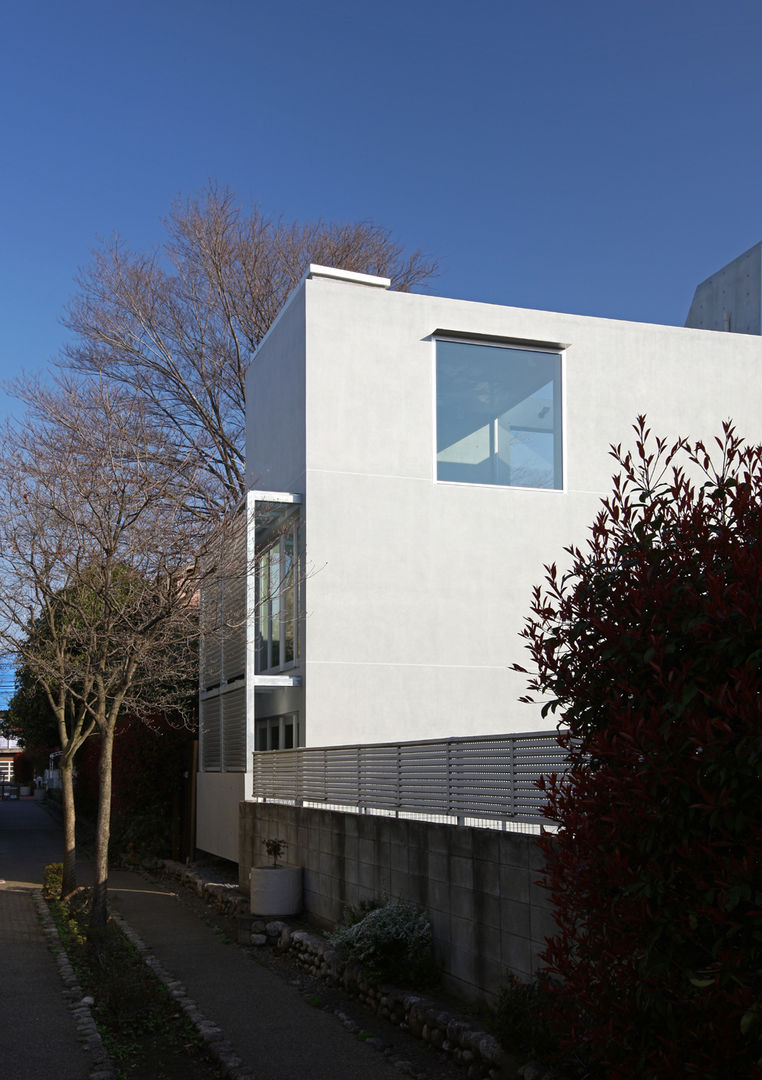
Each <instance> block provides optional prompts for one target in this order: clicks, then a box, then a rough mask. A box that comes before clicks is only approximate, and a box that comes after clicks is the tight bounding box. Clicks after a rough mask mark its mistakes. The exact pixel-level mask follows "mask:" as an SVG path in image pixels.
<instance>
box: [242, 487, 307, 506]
mask: <svg viewBox="0 0 762 1080" xmlns="http://www.w3.org/2000/svg"><path fill="white" fill-rule="evenodd" d="M248 495H249V496H250V498H251V499H253V500H254V502H270V503H300V502H304V495H302V494H300V493H299V492H297V491H261V490H260V489H259V488H249V491H248Z"/></svg>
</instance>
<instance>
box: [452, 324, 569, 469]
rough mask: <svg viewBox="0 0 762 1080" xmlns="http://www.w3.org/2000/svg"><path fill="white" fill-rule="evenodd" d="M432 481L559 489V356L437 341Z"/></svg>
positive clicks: (468, 343) (496, 346)
mask: <svg viewBox="0 0 762 1080" xmlns="http://www.w3.org/2000/svg"><path fill="white" fill-rule="evenodd" d="M437 479H438V480H449V481H454V482H458V483H470V484H502V485H506V486H511V487H535V488H560V487H561V485H562V468H561V357H560V354H559V353H551V352H542V351H540V350H535V349H521V348H513V347H504V346H499V345H477V344H472V343H470V342H462V341H439V342H437Z"/></svg>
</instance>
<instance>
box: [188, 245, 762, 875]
mask: <svg viewBox="0 0 762 1080" xmlns="http://www.w3.org/2000/svg"><path fill="white" fill-rule="evenodd" d="M761 247H762V245H757V246H756V248H753V249H752V250H751V252H748V253H747V255H746V256H742V258H741V260H740V261H739V262H740V263H741V264H742V265H741V267H740V269H738V268H737V270H733V271H732V272H731V268H726V270H725V271H721V272H720V274H718V275H715V276H714V278H711V279H709V281H708V282H706V283H705V284H704V286H700V287H699V290H697V300H696V301H694V308H695V309H696V312H698V314H696V313H695V312H694V308H692V309H691V310H692V315H691V316H690V317H689V320H690V319H693V320H694V321H697V320H699V319H704V320H705V321H704V322H703V323H702V326H703V327H704V328H703V329H693V328H688V329H686V328H682V327H674V326H656V325H649V324H642V323H633V322H620V321H614V320H610V319H598V318H590V317H583V316H579V315H563V314H557V313H555V312H548V311H530V310H525V309H521V308H514V307H501V306H495V305H490V304H480V303H471V302H466V301H462V300H450V299H444V298H441V297H437V296H425V295H416V294H411V293H400V292H393V291H390V289H389V282H388V281H387V280H385V279H382V278H376V277H368V276H365V275H360V274H350V273H344V272H342V271H339V270H332V269H326V268H323V267H315V266H313V267H311V268H310V270H309V272H308V274H307V275H306V277H305V278H304V280H303V281H302V283H301V284H300V285H299V286H298V288H297V289H296V290H295V291H294V293H293V294H292V296H291V298H290V299H289V301H288V303H287V304H286V306H285V307H284V309H283V311H282V312H281V314H280V316H279V318H278V319H277V321H276V323H275V324H274V325H273V327H272V329H271V330H270V332H269V334H268V335H267V337H266V338H265V340H264V341H263V343H262V345H261V346H260V348H259V350H258V352H257V355H256V357H255V359H254V362H253V364H252V365H251V369H250V371H249V375H248V385H247V402H248V416H247V475H248V483H249V486H250V491H249V494H248V497H247V500H246V507H245V511H244V512H243V516H242V518H241V523H242V530H243V529H244V527H245V541H244V540H243V539H241V544H242V545H243V544H244V543H245V545H246V548H245V550H246V551H247V555H246V559H245V563H244V556H243V551H244V548H243V546H242V548H241V553H240V559H241V562H240V565H241V567H243V566H244V565H248V568H249V572H248V573H247V574H241V575H239V577H238V578H237V579H235V580H234V579H228V580H226V581H224V582H221V583H218V585H217V586H215V587H214V588H210V589H207V590H206V597H205V598H202V617H208V614H209V611H210V610H212V609H213V611H215V612H220V611H221V612H222V613H223V617H222V618H221V619H220V618H218V617H217V616H214V619H215V620H216V622H217V624H218V625H219V626H222V627H223V629H222V631H221V632H220V633H217V634H214V635H212V634H210V635H208V636H207V639H206V641H205V644H204V649H203V655H202V674H201V687H200V717H201V721H200V772H199V775H198V818H197V822H198V833H197V843H198V846H199V847H200V848H202V849H203V850H206V851H209V852H213V853H215V854H217V855H220V856H223V857H225V858H228V859H233V860H236V859H237V858H238V849H237V844H238V815H239V804H240V803H241V801H242V800H245V799H246V798H247V796H250V794H251V790H250V789H251V778H250V772H251V767H252V765H251V762H252V755H253V754H254V753H255V752H258V753H266V752H267V751H268V750H272V749H276V748H279V749H283V748H288V747H293V746H298V745H308V746H336V745H343V744H357V743H371V742H387V741H408V740H414V739H427V738H435V737H436V738H439V737H444V736H467V735H488V734H494V733H505V732H516V731H527V730H536V729H540V728H544V727H547V726H548V722H547V720H543V719H542V718H541V716H540V715H539V711H533V710H532V709H531V708H530V707H529V706H527V705H524V704H521V703H520V702H519V700H518V699H519V696H520V695H521V694H522V693H523V692H524V691H525V685H524V680H523V678H522V677H521V676H519V675H517V674H515V673H514V672H512V671H511V670H510V665H511V664H512V662H513V661H516V660H519V661H520V660H521V659H522V657H523V645H522V642H521V641H520V639H519V632H520V630H521V628H522V625H523V622H524V619H525V617H526V615H527V612H528V609H529V605H530V600H531V592H532V587H533V586H534V585H536V584H538V583H539V582H540V581H541V580H542V578H543V564H545V563H550V562H553V561H557V560H559V559H562V558H563V549H564V547H565V546H566V545H568V544H571V543H582V542H584V539H585V535H586V531H587V528H588V526H589V525H590V523H591V522H592V521H593V519H594V517H595V514H596V511H597V509H598V507H599V504H600V500H601V498H602V497H603V496H605V495H606V494H607V493H608V492H609V490H610V483H611V475H612V471H613V463H612V461H611V458H610V456H609V447H610V445H611V444H612V443H620V442H621V443H625V444H626V443H627V441H628V438H629V435H630V433H631V426H632V423H633V421H634V419H635V417H636V416H637V415H638V414H640V413H646V414H647V416H648V419H649V423H650V425H651V426H652V428H653V429H654V430H655V431H656V432H658V433H659V434H663V435H665V436H676V435H678V434H679V435H691V436H696V437H698V436H702V437H707V438H708V437H711V436H712V435H714V434H715V433H716V432H717V431H718V430H719V429H720V425H721V423H722V421H723V420H725V419H727V418H728V417H732V418H733V420H734V421H735V422H736V424H737V427H738V430H739V431H740V432H742V433H744V434H745V435H747V436H749V437H750V438H752V439H754V440H760V441H762V412H761V410H760V401H761V399H762V339H760V337H754V336H747V337H744V336H743V334H742V333H733V334H727V333H725V334H722V333H720V334H717V333H709V332H707V330H708V329H723V326H724V324H725V323H727V328H728V329H732V330H741V329H742V328H746V329H745V330H744V332H745V333H756V334H759V333H760V314H759V313H760V249H761ZM733 265H734V264H731V267H732V266H733ZM712 282H713V283H714V284H712V285H711V287H710V283H712ZM739 282H741V283H740V284H739ZM702 290H703V292H702ZM755 290H756V292H755ZM697 304H698V307H696V305H697ZM718 311H721V312H722V315H721V317H720V322H719V325H718V324H717V318H716V313H717V312H718ZM726 315H727V319H726ZM755 320H756V321H755ZM242 535H243V534H242ZM215 590H216V591H215ZM204 612H206V614H205V615H204Z"/></svg>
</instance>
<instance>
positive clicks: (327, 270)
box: [307, 263, 392, 289]
mask: <svg viewBox="0 0 762 1080" xmlns="http://www.w3.org/2000/svg"><path fill="white" fill-rule="evenodd" d="M307 277H308V278H315V277H326V278H334V279H336V280H337V281H351V282H352V283H353V284H355V285H373V286H375V287H376V288H377V289H388V288H389V287H390V285H391V283H392V282H391V278H386V277H376V275H375V274H357V273H355V272H354V271H353V270H338V269H336V267H333V266H319V265H318V264H317V263H310V268H309V270H308V271H307Z"/></svg>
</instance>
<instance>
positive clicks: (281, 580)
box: [256, 524, 299, 675]
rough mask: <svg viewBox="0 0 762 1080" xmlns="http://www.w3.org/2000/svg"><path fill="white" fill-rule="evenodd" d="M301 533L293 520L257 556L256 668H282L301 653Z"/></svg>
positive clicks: (276, 669) (274, 669)
mask: <svg viewBox="0 0 762 1080" xmlns="http://www.w3.org/2000/svg"><path fill="white" fill-rule="evenodd" d="M298 551H299V536H298V527H297V525H296V524H291V525H289V526H288V528H286V529H285V530H284V531H283V532H282V533H281V535H280V536H279V537H278V538H277V540H274V541H273V542H272V543H271V544H270V545H269V546H268V547H266V548H265V549H264V550H263V551H261V552H260V553H259V555H258V556H257V572H256V587H257V595H256V605H257V611H256V626H257V640H256V671H257V674H258V675H261V674H264V673H265V672H277V671H282V670H284V669H285V668H288V667H292V666H293V665H294V663H295V662H296V661H297V659H298V656H299V637H298V635H299V581H298V561H299V560H298Z"/></svg>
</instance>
